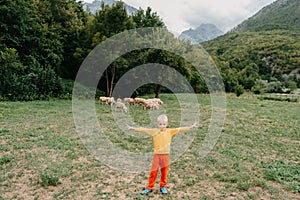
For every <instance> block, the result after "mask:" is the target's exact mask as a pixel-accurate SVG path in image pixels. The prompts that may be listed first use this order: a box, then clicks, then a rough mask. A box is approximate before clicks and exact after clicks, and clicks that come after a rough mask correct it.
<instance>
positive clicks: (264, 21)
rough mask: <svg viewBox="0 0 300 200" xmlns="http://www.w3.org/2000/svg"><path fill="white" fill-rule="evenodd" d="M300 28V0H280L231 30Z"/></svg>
mask: <svg viewBox="0 0 300 200" xmlns="http://www.w3.org/2000/svg"><path fill="white" fill-rule="evenodd" d="M275 29H276V30H278V29H281V30H282V29H283V30H287V29H289V30H295V29H296V30H300V0H278V1H275V2H273V3H272V4H270V5H268V6H266V7H264V8H263V9H261V10H260V11H259V12H257V13H256V14H255V15H254V16H252V17H250V18H249V19H248V20H246V21H244V22H243V23H241V24H240V25H238V26H237V27H235V28H234V29H233V30H231V31H230V32H245V31H263V30H275Z"/></svg>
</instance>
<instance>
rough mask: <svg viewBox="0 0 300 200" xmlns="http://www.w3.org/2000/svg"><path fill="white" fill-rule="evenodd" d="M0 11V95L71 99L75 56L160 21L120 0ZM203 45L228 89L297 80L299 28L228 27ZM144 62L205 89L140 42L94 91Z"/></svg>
mask: <svg viewBox="0 0 300 200" xmlns="http://www.w3.org/2000/svg"><path fill="white" fill-rule="evenodd" d="M0 12H1V16H0V100H37V99H49V98H52V97H56V98H70V97H71V93H72V87H73V80H75V77H76V74H77V72H78V69H79V68H80V65H81V63H82V62H83V60H84V59H85V58H86V56H87V55H88V54H89V53H90V52H91V51H92V50H93V49H94V48H95V47H96V46H97V45H98V44H100V43H101V42H103V41H105V40H106V39H107V38H110V37H111V36H113V35H116V34H118V33H121V32H123V31H124V30H130V29H135V28H143V27H165V25H164V23H163V21H162V20H161V19H160V17H159V16H158V15H157V13H156V12H153V11H152V10H151V8H149V7H148V8H147V9H146V10H143V9H139V10H138V11H137V12H135V13H134V14H132V15H129V14H128V13H127V11H126V8H125V6H124V4H123V3H122V2H117V3H116V4H114V5H112V6H108V5H104V4H102V5H101V8H99V11H97V12H96V13H95V14H92V13H89V12H87V11H85V10H84V9H83V4H82V2H78V1H76V0H0ZM174 39H175V38H174ZM203 46H204V48H205V49H206V50H207V51H208V52H209V53H210V54H211V55H212V56H213V58H214V60H215V62H216V64H217V66H218V68H219V69H220V71H221V75H222V77H223V79H224V83H225V87H226V91H227V92H235V93H236V94H237V95H240V94H242V93H243V91H244V90H245V89H246V90H252V91H254V92H257V93H260V92H263V91H267V92H284V91H285V92H287V91H291V90H293V89H295V88H297V87H300V78H299V72H298V71H297V70H295V69H297V67H299V62H300V61H299V60H300V58H299V49H300V48H299V47H300V39H299V32H297V31H292V32H290V31H282V30H280V31H273V30H270V31H269V32H263V33H259V32H249V33H230V34H226V35H224V36H221V37H219V38H217V39H215V40H212V41H209V42H207V43H203ZM145 63H161V64H165V65H168V66H172V67H174V68H175V69H177V70H179V71H180V72H181V73H182V74H183V75H184V76H186V78H187V79H188V80H189V81H190V82H191V85H192V87H193V88H194V90H195V91H196V92H208V90H207V87H206V84H205V82H204V81H203V80H202V78H201V76H199V75H197V74H195V73H193V70H191V69H192V67H191V66H190V64H189V63H187V62H185V61H184V59H182V58H181V57H179V56H176V55H174V54H172V53H170V52H166V51H163V50H159V49H141V50H137V51H134V52H130V53H128V54H126V55H124V56H122V58H119V59H117V60H116V61H115V62H114V63H112V65H111V67H110V68H108V69H107V70H111V71H113V74H112V73H104V75H102V77H101V79H100V83H99V85H98V89H99V90H98V91H97V92H98V94H101V95H107V96H110V95H111V94H112V90H113V85H114V83H116V82H117V81H118V78H120V77H121V75H122V73H125V72H126V70H128V69H130V68H132V67H134V66H137V65H141V64H145ZM111 71H110V72H111ZM261 80H265V81H268V82H274V84H273V86H272V87H273V89H272V88H271V89H270V88H268V89H265V85H264V84H263V82H262V81H261ZM271 85H272V84H271ZM286 88H288V89H286ZM160 91H162V92H164V91H167V89H166V88H162V87H160V86H158V85H146V86H144V87H142V88H139V89H138V90H137V93H136V94H135V95H143V94H146V93H153V92H155V93H156V95H158V93H159V92H160Z"/></svg>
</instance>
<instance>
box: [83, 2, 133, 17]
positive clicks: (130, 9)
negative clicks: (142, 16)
mask: <svg viewBox="0 0 300 200" xmlns="http://www.w3.org/2000/svg"><path fill="white" fill-rule="evenodd" d="M102 2H103V3H104V4H106V5H109V6H112V5H113V4H115V3H116V2H117V0H94V1H93V2H92V3H84V8H85V9H86V10H89V11H90V12H91V13H93V14H95V13H96V11H98V10H100V9H101V4H102ZM123 3H124V2H123ZM124 6H125V8H126V10H127V13H128V14H129V15H131V14H133V13H135V12H136V11H137V9H136V8H134V7H132V6H130V5H128V4H126V3H124Z"/></svg>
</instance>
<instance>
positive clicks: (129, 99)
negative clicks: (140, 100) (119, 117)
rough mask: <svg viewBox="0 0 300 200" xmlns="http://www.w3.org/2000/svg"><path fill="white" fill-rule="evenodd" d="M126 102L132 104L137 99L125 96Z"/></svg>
mask: <svg viewBox="0 0 300 200" xmlns="http://www.w3.org/2000/svg"><path fill="white" fill-rule="evenodd" d="M124 102H125V103H127V104H130V105H133V104H135V101H134V99H133V98H124Z"/></svg>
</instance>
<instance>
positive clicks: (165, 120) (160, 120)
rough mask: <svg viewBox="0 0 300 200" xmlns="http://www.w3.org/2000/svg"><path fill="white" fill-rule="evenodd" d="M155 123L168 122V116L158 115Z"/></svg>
mask: <svg viewBox="0 0 300 200" xmlns="http://www.w3.org/2000/svg"><path fill="white" fill-rule="evenodd" d="M157 121H158V122H168V116H167V115H164V114H163V115H159V116H158V117H157Z"/></svg>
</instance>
